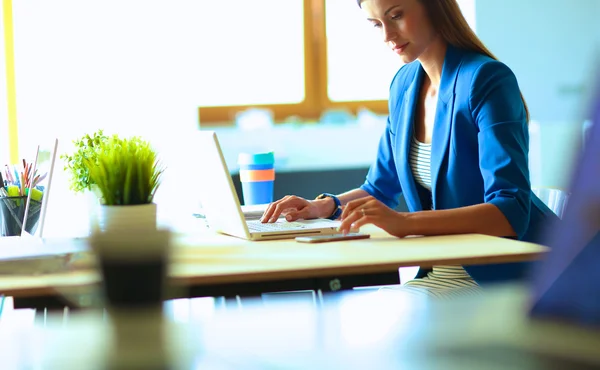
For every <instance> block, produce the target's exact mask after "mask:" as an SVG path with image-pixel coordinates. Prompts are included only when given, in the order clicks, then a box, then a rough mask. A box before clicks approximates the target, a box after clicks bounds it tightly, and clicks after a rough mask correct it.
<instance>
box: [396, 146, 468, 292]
mask: <svg viewBox="0 0 600 370" xmlns="http://www.w3.org/2000/svg"><path fill="white" fill-rule="evenodd" d="M408 160H409V162H410V167H411V170H412V173H413V177H414V178H415V181H416V182H417V183H418V184H419V185H421V186H423V187H424V188H426V189H427V190H429V191H431V144H426V143H422V142H420V141H418V140H417V138H416V137H415V136H414V135H413V137H412V141H411V145H410V153H409V158H408ZM428 277H429V278H433V279H435V278H441V279H469V280H472V278H471V276H470V275H469V274H468V273H467V271H466V270H465V269H464V268H463V267H462V266H433V271H432V272H430V273H429V274H428ZM422 283H427V285H428V286H431V287H433V285H434V283H433V282H431V281H429V282H425V281H423V282H422ZM437 284H438V285H439V284H440V283H437ZM444 284H448V283H444ZM411 285H412V284H411ZM469 285H470V284H469ZM444 286H445V287H453V286H447V285H444ZM460 286H464V285H463V283H461V285H460Z"/></svg>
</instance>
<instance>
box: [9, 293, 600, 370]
mask: <svg viewBox="0 0 600 370" xmlns="http://www.w3.org/2000/svg"><path fill="white" fill-rule="evenodd" d="M527 297H528V294H527V290H526V289H525V287H523V286H503V287H496V288H490V290H489V291H488V292H487V293H485V294H484V295H482V296H478V297H463V298H460V299H455V300H452V301H432V300H427V299H426V298H423V297H417V296H412V295H410V294H409V293H406V292H401V291H398V290H380V291H371V292H352V293H343V294H339V293H337V294H331V295H325V296H324V297H322V299H321V300H318V301H315V302H313V301H312V300H306V301H297V300H293V299H288V298H283V299H281V300H278V301H275V302H271V303H266V302H265V301H256V300H245V301H242V303H241V305H239V306H236V307H235V308H233V309H229V308H226V309H214V310H204V311H203V313H201V314H194V313H193V312H192V311H191V310H190V309H191V308H192V307H193V302H192V301H175V302H169V303H168V304H167V307H166V309H165V312H166V313H167V314H166V315H165V316H164V317H166V320H165V323H164V326H163V323H161V321H160V320H159V317H161V316H151V315H146V316H145V315H143V314H141V313H132V312H129V313H128V314H125V315H120V316H119V315H114V316H110V315H104V314H102V312H97V311H91V312H89V311H88V312H84V313H73V314H71V316H70V317H69V319H68V321H63V317H62V314H61V315H60V316H56V317H54V316H51V317H50V318H49V319H48V320H47V322H46V324H45V327H42V324H40V323H38V324H37V325H35V326H31V325H17V324H14V323H13V322H12V321H11V317H10V316H6V315H5V316H4V317H2V320H0V342H1V343H3V345H2V346H0V357H1V358H2V359H3V363H4V364H7V365H9V366H8V367H4V366H3V368H6V369H11V368H29V367H33V364H43V368H51V369H53V368H81V367H77V366H80V365H81V366H84V365H85V368H102V367H103V366H104V365H105V364H106V361H108V363H121V364H122V363H127V364H129V365H133V364H136V365H137V366H142V368H152V366H153V365H156V364H158V363H162V362H163V361H164V362H165V363H170V364H171V365H170V366H171V368H174V369H191V368H197V366H201V365H205V366H209V365H210V366H216V367H217V368H240V367H242V368H294V369H320V368H324V369H331V368H362V369H367V368H369V369H375V368H377V369H381V368H394V369H399V368H409V367H410V368H418V369H434V368H444V369H507V368H510V369H555V368H556V369H558V368H560V369H562V368H592V367H593V366H599V365H600V353H599V352H598V350H597V349H598V348H600V332H598V331H591V330H586V329H584V328H579V327H574V326H569V325H567V324H559V323H552V322H542V321H532V320H530V319H529V318H528V317H527V315H526V311H525V308H526V303H527ZM179 303H183V305H186V306H187V307H188V311H187V314H182V312H179V314H176V313H175V312H174V311H173V310H172V309H169V307H171V308H172V306H173V305H175V304H179ZM163 329H165V330H164V331H163ZM161 333H165V335H164V336H161ZM11 366H12V367H11ZM73 366H75V367H73ZM146 366H148V367H146Z"/></svg>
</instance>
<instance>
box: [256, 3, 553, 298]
mask: <svg viewBox="0 0 600 370" xmlns="http://www.w3.org/2000/svg"><path fill="white" fill-rule="evenodd" d="M358 5H359V6H360V7H361V8H362V9H363V11H364V12H365V13H366V16H367V19H368V21H369V22H371V23H372V24H373V26H374V27H376V28H377V29H379V30H380V31H381V34H382V36H383V40H384V42H385V43H386V44H387V45H388V46H389V47H390V48H391V49H392V51H393V52H395V53H397V54H398V55H399V56H400V58H401V59H402V61H403V62H404V63H406V64H405V65H404V66H403V67H402V68H400V70H399V71H398V73H397V74H396V76H395V77H394V79H393V81H392V84H391V87H390V100H389V117H388V123H387V128H386V130H385V132H384V134H383V136H382V138H381V141H380V143H379V152H378V155H377V160H376V161H375V163H374V164H373V165H372V166H371V168H370V170H369V173H368V175H367V179H366V181H365V183H364V184H363V185H362V186H361V187H360V188H358V189H354V190H351V191H348V192H346V193H344V194H341V195H338V196H334V195H332V194H322V195H321V196H319V197H318V198H317V199H316V200H313V201H308V200H305V199H302V198H299V197H295V196H288V197H285V198H283V199H281V200H278V201H276V202H274V203H272V204H271V205H270V206H269V207H268V209H267V210H266V212H265V214H264V215H263V222H269V221H271V222H272V221H275V220H276V219H277V218H278V217H279V216H280V215H281V214H282V213H283V214H285V215H286V219H287V220H288V221H293V220H296V219H299V218H304V219H307V218H318V217H323V218H332V219H334V218H338V217H341V220H342V223H341V226H340V231H342V232H348V231H349V230H350V228H351V227H356V228H359V227H361V226H364V225H366V224H374V225H376V226H378V227H380V228H381V229H383V230H385V231H387V232H388V233H389V234H391V235H394V236H397V237H400V238H401V237H405V236H407V235H441V234H464V233H479V234H487V235H492V236H502V237H515V238H517V239H519V240H526V241H532V240H533V238H534V236H535V234H536V229H537V228H538V227H539V226H540V225H541V224H542V223H544V222H546V221H547V220H548V219H549V218H552V217H555V216H554V214H553V213H552V211H551V210H550V209H548V207H546V206H545V205H544V204H543V203H542V202H541V201H540V200H539V199H538V198H537V197H536V196H535V195H534V194H533V193H532V192H531V187H530V182H529V171H528V159H527V155H528V154H527V153H528V145H529V143H528V142H529V137H528V129H527V122H528V119H529V112H528V110H527V105H526V104H525V101H524V99H523V97H522V95H521V93H520V90H519V86H518V84H517V80H516V78H515V76H514V74H513V73H512V71H511V70H510V69H509V68H508V67H507V66H506V65H504V64H502V63H500V62H499V61H497V60H496V58H495V57H494V56H493V55H492V54H491V53H490V52H489V51H488V50H487V48H486V47H485V46H484V45H483V43H482V42H481V41H480V40H479V39H478V38H477V36H476V35H475V34H474V33H473V32H472V30H471V29H470V27H469V26H468V24H467V22H466V21H465V19H464V17H463V15H462V13H461V11H460V8H459V6H458V4H457V3H456V0H358ZM401 195H404V198H405V200H406V203H407V205H408V208H409V211H410V212H408V213H405V212H396V211H394V208H396V207H397V205H398V198H399V197H400V196H401ZM342 208H343V212H342V211H341V209H342ZM340 213H341V214H340ZM481 247H482V248H485V245H482V246H481ZM524 267H525V266H524V265H523V264H502V265H485V266H466V267H465V268H463V267H461V266H434V268H433V270H432V271H420V273H419V275H418V276H417V279H415V280H412V281H410V282H408V283H407V285H410V286H418V287H422V288H426V289H428V290H429V291H432V292H435V291H438V290H443V289H446V288H459V287H466V288H470V287H474V288H477V287H478V283H482V282H486V281H491V280H505V279H510V278H517V277H521V276H522V275H523V273H524Z"/></svg>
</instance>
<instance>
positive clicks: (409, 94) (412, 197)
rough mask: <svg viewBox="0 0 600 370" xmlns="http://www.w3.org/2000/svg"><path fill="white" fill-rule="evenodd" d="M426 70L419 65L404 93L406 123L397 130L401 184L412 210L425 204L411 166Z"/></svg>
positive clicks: (402, 118)
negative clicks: (411, 152) (422, 82)
mask: <svg viewBox="0 0 600 370" xmlns="http://www.w3.org/2000/svg"><path fill="white" fill-rule="evenodd" d="M424 73H425V71H424V70H423V68H422V67H421V66H420V65H419V68H418V69H417V73H416V74H415V77H414V79H413V81H412V83H411V84H410V86H409V87H408V89H406V92H405V93H404V98H403V102H402V111H401V113H400V122H402V123H404V125H403V127H404V130H402V132H397V133H396V135H398V136H399V140H400V151H399V153H400V155H401V156H402V157H401V158H400V160H401V161H402V163H400V165H399V166H397V168H399V169H400V171H399V174H400V176H399V179H400V185H401V186H402V191H403V192H404V194H405V197H404V199H405V200H406V203H407V206H408V209H409V210H410V211H413V212H416V211H422V210H423V206H422V205H421V200H420V199H419V193H418V192H417V187H416V184H415V179H414V177H413V174H412V170H411V167H410V161H409V158H410V143H411V139H412V137H413V127H414V123H415V112H416V108H417V100H418V98H419V90H420V86H421V81H422V79H423V74H424Z"/></svg>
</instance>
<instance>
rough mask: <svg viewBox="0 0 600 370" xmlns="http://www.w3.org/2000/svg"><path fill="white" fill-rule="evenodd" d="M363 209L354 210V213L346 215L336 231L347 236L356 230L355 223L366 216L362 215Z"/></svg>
mask: <svg viewBox="0 0 600 370" xmlns="http://www.w3.org/2000/svg"><path fill="white" fill-rule="evenodd" d="M363 209H364V208H358V209H355V210H354V211H352V213H350V214H349V215H347V216H346V217H345V218H344V219H343V220H342V223H341V224H340V227H339V228H338V230H339V231H340V232H341V233H343V234H347V233H349V232H350V231H351V229H355V228H356V222H357V221H358V220H360V219H362V218H364V217H366V214H365V215H363V211H362V210H363Z"/></svg>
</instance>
